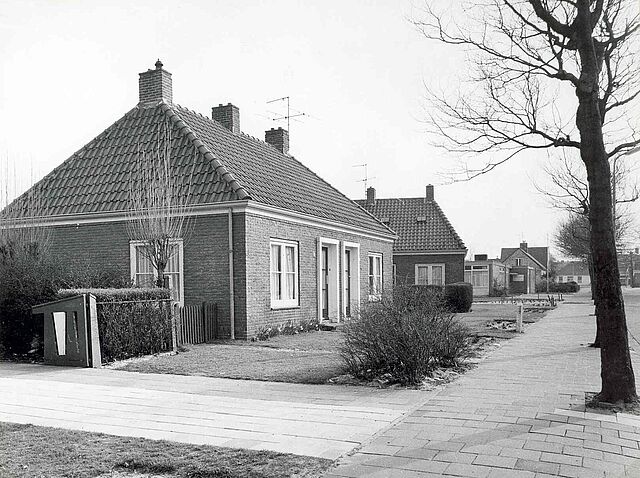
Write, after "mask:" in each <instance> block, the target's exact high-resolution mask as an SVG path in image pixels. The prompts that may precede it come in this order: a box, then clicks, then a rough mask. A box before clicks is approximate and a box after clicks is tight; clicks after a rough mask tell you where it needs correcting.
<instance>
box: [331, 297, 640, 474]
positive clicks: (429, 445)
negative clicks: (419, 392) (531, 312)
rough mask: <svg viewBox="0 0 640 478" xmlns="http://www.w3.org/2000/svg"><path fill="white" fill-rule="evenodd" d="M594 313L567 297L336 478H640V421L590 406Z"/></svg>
mask: <svg viewBox="0 0 640 478" xmlns="http://www.w3.org/2000/svg"><path fill="white" fill-rule="evenodd" d="M591 313H593V306H592V305H591V303H590V302H589V301H588V300H587V297H586V296H583V297H580V296H578V297H567V302H566V303H564V304H562V305H561V306H560V307H558V308H557V309H555V310H553V311H551V312H549V313H548V315H547V316H546V317H545V318H543V319H542V320H540V321H539V322H538V323H536V324H533V325H531V326H529V327H528V328H527V329H526V333H525V334H524V335H522V336H520V337H517V338H514V339H512V340H510V341H507V342H504V343H503V345H502V347H501V348H499V349H498V350H496V351H494V352H493V353H492V354H491V355H490V356H489V357H488V358H487V359H485V360H484V361H483V362H481V363H480V365H479V366H478V368H477V369H475V370H473V371H471V372H469V373H467V374H466V375H464V376H463V377H461V378H460V379H459V380H457V381H456V382H454V383H452V384H449V385H447V387H446V389H444V390H443V391H442V392H441V393H440V394H439V395H438V396H436V397H434V398H432V399H431V400H429V401H426V402H425V404H424V405H423V406H421V407H419V408H418V409H417V410H415V411H414V412H413V413H411V414H410V415H409V416H407V417H405V418H403V419H402V420H400V421H399V422H398V423H396V424H395V425H394V426H392V427H389V428H388V429H386V430H384V431H382V432H380V433H379V434H378V435H377V436H376V437H375V438H374V439H372V441H370V442H369V443H367V444H366V445H365V446H364V447H362V449H360V450H359V451H358V452H357V453H355V454H354V455H352V456H348V457H345V458H343V459H342V460H341V461H340V463H341V464H340V466H338V467H337V468H336V469H333V470H331V471H330V473H329V474H328V475H327V476H328V477H360V476H367V477H422V478H424V477H430V476H443V475H445V476H448V475H453V476H465V477H481V478H484V477H490V478H497V477H505V478H506V477H508V478H512V477H513V478H517V477H532V478H533V477H536V478H537V477H540V478H542V477H547V476H565V477H578V478H589V477H604V476H621V477H622V476H630V477H640V446H639V444H640V416H631V415H625V414H618V415H616V414H612V413H607V412H594V411H592V410H589V411H586V410H585V407H584V401H585V392H598V391H599V390H600V376H599V374H600V357H599V351H598V350H596V349H592V348H589V347H587V344H588V343H589V342H590V341H592V340H593V337H594V334H595V317H593V316H589V314H591ZM634 319H637V318H634ZM630 320H632V319H630ZM632 345H633V344H632ZM632 358H633V361H634V367H635V370H636V371H638V370H640V360H638V359H639V356H638V354H637V353H636V352H635V351H633V352H632Z"/></svg>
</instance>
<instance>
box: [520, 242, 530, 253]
mask: <svg viewBox="0 0 640 478" xmlns="http://www.w3.org/2000/svg"><path fill="white" fill-rule="evenodd" d="M520 249H522V250H523V251H524V252H527V251H528V250H529V246H527V243H526V241H525V242H521V243H520Z"/></svg>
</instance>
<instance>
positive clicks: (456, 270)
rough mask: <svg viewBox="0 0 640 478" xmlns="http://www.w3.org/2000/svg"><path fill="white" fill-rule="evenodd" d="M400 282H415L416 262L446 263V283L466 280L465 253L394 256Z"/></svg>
mask: <svg viewBox="0 0 640 478" xmlns="http://www.w3.org/2000/svg"><path fill="white" fill-rule="evenodd" d="M393 263H394V264H395V266H396V282H397V283H398V284H415V280H416V279H415V274H416V269H415V266H416V264H444V265H445V266H444V280H445V283H446V284H452V283H454V282H463V281H464V254H438V255H422V256H421V255H415V256H399V255H395V256H393Z"/></svg>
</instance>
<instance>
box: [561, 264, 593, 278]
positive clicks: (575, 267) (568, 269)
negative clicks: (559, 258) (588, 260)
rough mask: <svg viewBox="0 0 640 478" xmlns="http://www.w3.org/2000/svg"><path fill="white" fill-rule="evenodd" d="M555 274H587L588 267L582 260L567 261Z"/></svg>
mask: <svg viewBox="0 0 640 478" xmlns="http://www.w3.org/2000/svg"><path fill="white" fill-rule="evenodd" d="M556 275H559V276H588V275H589V268H588V267H587V264H585V263H584V262H567V263H566V264H564V265H563V266H562V267H560V269H559V270H558V272H556Z"/></svg>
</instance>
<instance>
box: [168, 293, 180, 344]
mask: <svg viewBox="0 0 640 478" xmlns="http://www.w3.org/2000/svg"><path fill="white" fill-rule="evenodd" d="M177 306H178V304H176V303H174V302H170V303H169V312H170V314H171V350H173V352H177V351H178V327H177V325H176V322H177V321H176V308H177Z"/></svg>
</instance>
